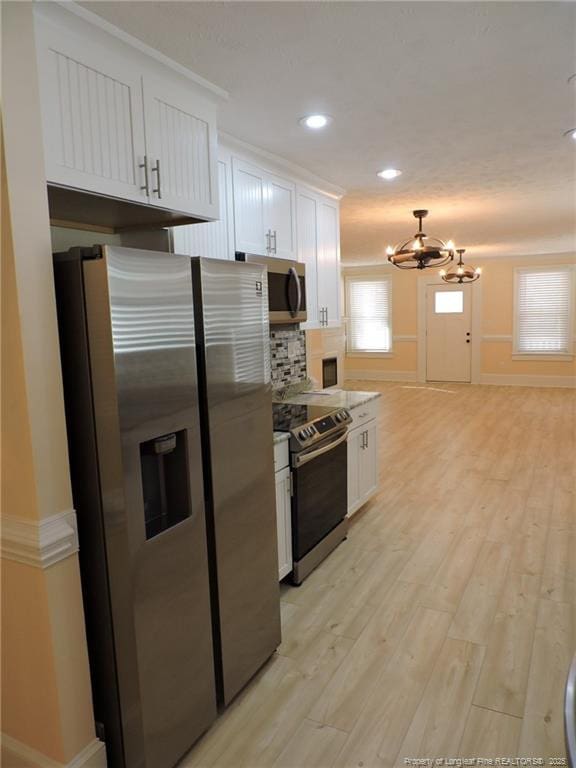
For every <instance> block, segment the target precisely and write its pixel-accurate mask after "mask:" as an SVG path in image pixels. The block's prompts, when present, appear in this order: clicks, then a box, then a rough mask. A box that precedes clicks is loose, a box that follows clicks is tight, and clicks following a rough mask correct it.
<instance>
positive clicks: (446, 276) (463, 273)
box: [439, 248, 482, 284]
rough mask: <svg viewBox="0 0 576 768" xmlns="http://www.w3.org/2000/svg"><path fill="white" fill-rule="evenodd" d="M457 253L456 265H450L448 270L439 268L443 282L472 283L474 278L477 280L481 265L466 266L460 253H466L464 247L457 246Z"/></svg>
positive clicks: (480, 272)
mask: <svg viewBox="0 0 576 768" xmlns="http://www.w3.org/2000/svg"><path fill="white" fill-rule="evenodd" d="M456 253H457V254H458V263H457V264H456V266H455V267H454V266H452V267H450V269H449V270H448V272H447V271H446V270H445V269H441V270H440V273H439V274H440V277H441V278H442V280H444V282H445V283H459V284H462V283H473V282H474V281H475V280H478V278H479V277H480V275H481V274H482V268H481V267H476V268H474V267H467V266H466V264H464V262H463V261H462V254H463V253H466V249H465V248H458V250H457V251H456Z"/></svg>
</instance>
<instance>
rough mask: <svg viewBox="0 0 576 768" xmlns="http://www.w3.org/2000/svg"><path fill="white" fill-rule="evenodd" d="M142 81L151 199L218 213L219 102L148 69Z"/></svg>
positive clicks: (202, 213)
mask: <svg viewBox="0 0 576 768" xmlns="http://www.w3.org/2000/svg"><path fill="white" fill-rule="evenodd" d="M143 87H144V124H145V126H146V150H147V156H148V158H147V159H148V185H149V195H150V200H151V202H153V203H154V204H156V205H161V206H162V207H165V208H171V209H173V210H176V211H190V212H193V213H194V214H195V215H196V216H198V217H201V218H207V219H214V218H217V217H218V180H217V167H216V162H214V161H213V158H215V157H216V112H215V108H214V106H213V105H212V104H210V102H208V101H204V100H203V99H201V98H199V97H198V95H197V94H196V93H195V92H194V91H193V90H192V91H191V90H190V89H188V88H186V87H184V86H183V85H182V84H181V83H180V81H179V80H176V81H174V79H173V78H172V79H169V78H165V77H158V76H156V75H153V74H148V73H147V74H145V75H144V77H143Z"/></svg>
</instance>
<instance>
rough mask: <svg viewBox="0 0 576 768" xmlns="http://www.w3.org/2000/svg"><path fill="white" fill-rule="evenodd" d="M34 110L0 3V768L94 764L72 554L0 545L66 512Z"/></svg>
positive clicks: (24, 50)
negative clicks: (55, 556)
mask: <svg viewBox="0 0 576 768" xmlns="http://www.w3.org/2000/svg"><path fill="white" fill-rule="evenodd" d="M39 109H40V107H39V99H38V83H37V75H36V63H35V50H34V34H33V19H32V5H31V3H28V2H20V3H3V4H2V110H3V111H2V131H3V137H2V138H3V140H2V142H1V147H2V153H1V155H2V157H1V160H2V190H1V193H2V194H1V197H2V200H1V202H2V209H1V213H2V222H1V225H2V274H1V277H2V345H1V351H2V496H1V500H2V510H1V512H2V517H1V522H2V538H3V549H2V732H3V763H4V764H5V765H8V766H11V765H16V764H18V762H19V761H18V759H17V758H14V756H13V754H9V755H7V754H6V746H8V747H9V748H10V749H11V750H14V751H15V753H16V755H20V756H23V755H24V756H25V760H24V762H25V764H26V765H27V766H33V765H36V766H42V767H43V768H44V767H45V766H46V765H48V764H49V765H54V764H55V765H63V766H64V765H67V764H68V763H70V762H71V761H73V760H74V759H75V758H77V756H78V755H79V754H80V753H83V754H84V755H87V754H88V753H90V754H91V755H92V757H93V758H94V756H96V755H99V756H100V764H103V763H102V759H101V758H102V745H99V744H98V742H97V741H96V740H95V732H94V717H93V710H92V699H91V690H90V677H89V669H88V655H87V646H86V637H85V628H84V615H83V606H82V595H81V590H80V577H79V569H78V557H77V554H75V553H73V554H71V555H69V556H68V557H66V558H65V559H62V560H59V561H57V562H55V563H53V564H51V565H44V564H42V563H41V562H36V563H33V561H28V560H27V559H26V558H24V561H22V559H21V560H20V561H18V559H17V558H16V559H15V556H14V554H13V550H12V549H10V547H4V542H6V541H9V543H10V546H13V545H14V541H16V539H14V538H13V539H11V540H8V539H7V538H6V537H7V536H8V534H7V533H6V531H7V530H11V531H12V533H11V535H12V536H15V535H16V534H14V531H15V530H17V531H22V530H25V531H26V532H27V534H28V535H33V536H36V537H38V535H39V530H40V528H39V526H40V523H41V521H45V520H47V519H49V518H54V519H58V517H57V516H59V515H60V514H61V513H63V512H65V513H67V512H69V511H70V510H71V508H72V496H71V490H70V477H69V467H68V451H67V443H66V425H65V418H64V407H63V397H62V382H61V372H60V357H59V349H58V333H57V323H56V306H55V299H54V282H53V272H52V248H51V242H50V227H49V217H48V204H47V195H46V180H45V176H44V161H43V148H42V136H41V121H40V112H39ZM19 535H21V534H19ZM36 554H39V552H38V553H36ZM4 737H7V738H4ZM50 761H54V762H50ZM20 762H22V761H20ZM80 764H81V763H78V765H80ZM82 764H84V763H82Z"/></svg>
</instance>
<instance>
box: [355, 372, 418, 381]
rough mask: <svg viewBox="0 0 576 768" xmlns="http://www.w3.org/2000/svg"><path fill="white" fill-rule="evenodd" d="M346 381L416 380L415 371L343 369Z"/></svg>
mask: <svg viewBox="0 0 576 768" xmlns="http://www.w3.org/2000/svg"><path fill="white" fill-rule="evenodd" d="M344 379H345V380H346V381H416V371H361V370H353V371H345V372H344Z"/></svg>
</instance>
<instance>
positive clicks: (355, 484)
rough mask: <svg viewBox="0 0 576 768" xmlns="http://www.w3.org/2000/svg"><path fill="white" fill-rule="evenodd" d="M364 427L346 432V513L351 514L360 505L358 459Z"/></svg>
mask: <svg viewBox="0 0 576 768" xmlns="http://www.w3.org/2000/svg"><path fill="white" fill-rule="evenodd" d="M363 435H364V429H363V428H359V429H352V430H350V431H349V432H348V440H347V446H348V457H347V458H348V514H349V515H351V514H352V513H353V512H355V511H356V510H357V509H358V507H359V506H360V461H361V454H362V453H363V449H362V444H363Z"/></svg>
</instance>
